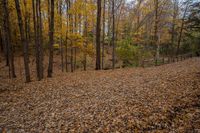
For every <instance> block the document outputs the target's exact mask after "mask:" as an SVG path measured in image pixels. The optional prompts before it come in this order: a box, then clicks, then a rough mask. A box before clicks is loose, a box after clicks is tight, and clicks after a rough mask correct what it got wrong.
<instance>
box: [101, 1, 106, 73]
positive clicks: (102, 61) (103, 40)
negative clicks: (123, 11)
mask: <svg viewBox="0 0 200 133" xmlns="http://www.w3.org/2000/svg"><path fill="white" fill-rule="evenodd" d="M105 21H106V0H103V36H102V57H101V58H102V60H101V63H102V64H101V65H102V66H101V67H102V69H103V68H104V56H105V53H104V46H105V24H106V22H105Z"/></svg>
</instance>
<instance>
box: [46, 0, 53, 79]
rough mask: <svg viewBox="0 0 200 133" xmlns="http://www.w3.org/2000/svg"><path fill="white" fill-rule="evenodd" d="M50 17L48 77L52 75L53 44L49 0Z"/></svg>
mask: <svg viewBox="0 0 200 133" xmlns="http://www.w3.org/2000/svg"><path fill="white" fill-rule="evenodd" d="M50 5H51V17H50V23H49V25H50V26H49V27H50V29H49V66H48V75H47V76H48V77H52V73H53V44H54V0H51V4H50Z"/></svg>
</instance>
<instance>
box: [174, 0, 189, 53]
mask: <svg viewBox="0 0 200 133" xmlns="http://www.w3.org/2000/svg"><path fill="white" fill-rule="evenodd" d="M189 3H190V0H187V1H186V6H185V9H184V13H183V18H182V20H181V27H180V32H179V37H178V43H177V49H176V55H178V54H179V52H180V44H181V40H182V35H183V28H184V25H185V17H186V14H187V10H188V7H189Z"/></svg>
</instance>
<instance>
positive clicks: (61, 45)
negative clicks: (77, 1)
mask: <svg viewBox="0 0 200 133" xmlns="http://www.w3.org/2000/svg"><path fill="white" fill-rule="evenodd" d="M59 14H60V32H61V33H60V57H61V68H62V72H64V61H63V59H64V56H63V43H62V1H60V3H59Z"/></svg>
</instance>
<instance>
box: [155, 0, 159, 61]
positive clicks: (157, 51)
mask: <svg viewBox="0 0 200 133" xmlns="http://www.w3.org/2000/svg"><path fill="white" fill-rule="evenodd" d="M154 2H155V3H154V4H155V27H154V42H155V45H156V46H157V48H156V60H158V58H159V48H160V46H159V43H158V0H154Z"/></svg>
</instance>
